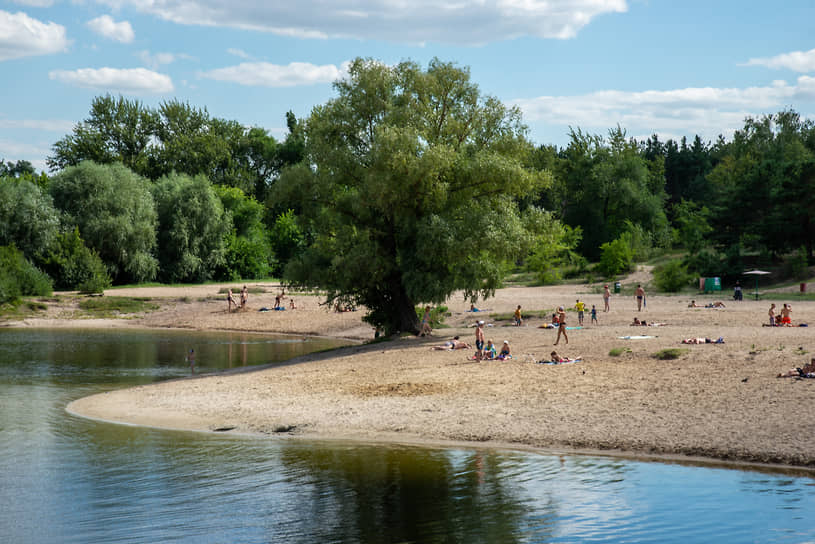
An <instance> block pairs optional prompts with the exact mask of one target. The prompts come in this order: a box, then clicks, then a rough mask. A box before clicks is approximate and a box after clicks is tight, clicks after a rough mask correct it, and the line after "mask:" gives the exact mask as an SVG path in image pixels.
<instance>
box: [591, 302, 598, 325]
mask: <svg viewBox="0 0 815 544" xmlns="http://www.w3.org/2000/svg"><path fill="white" fill-rule="evenodd" d="M591 324H592V325H598V322H597V308H595V307H594V304H592V305H591Z"/></svg>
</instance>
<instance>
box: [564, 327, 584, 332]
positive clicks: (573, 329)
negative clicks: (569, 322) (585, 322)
mask: <svg viewBox="0 0 815 544" xmlns="http://www.w3.org/2000/svg"><path fill="white" fill-rule="evenodd" d="M582 328H583V327H566V330H567V331H576V330H578V329H582Z"/></svg>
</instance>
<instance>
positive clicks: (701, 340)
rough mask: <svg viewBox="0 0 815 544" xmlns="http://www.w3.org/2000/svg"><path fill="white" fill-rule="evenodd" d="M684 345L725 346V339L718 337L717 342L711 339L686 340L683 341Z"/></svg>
mask: <svg viewBox="0 0 815 544" xmlns="http://www.w3.org/2000/svg"><path fill="white" fill-rule="evenodd" d="M682 343H683V344H724V338H723V337H721V336H720V337H718V338H717V339H716V340H711V339H710V338H701V337H699V338H685V339H683V340H682Z"/></svg>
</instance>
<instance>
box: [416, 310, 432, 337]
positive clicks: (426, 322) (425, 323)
mask: <svg viewBox="0 0 815 544" xmlns="http://www.w3.org/2000/svg"><path fill="white" fill-rule="evenodd" d="M431 332H433V329H432V328H431V327H430V306H427V307H425V309H424V315H423V316H422V331H421V333H420V334H419V336H430V333H431Z"/></svg>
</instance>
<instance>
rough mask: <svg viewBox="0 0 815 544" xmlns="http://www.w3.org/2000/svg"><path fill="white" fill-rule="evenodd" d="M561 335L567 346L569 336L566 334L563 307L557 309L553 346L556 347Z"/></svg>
mask: <svg viewBox="0 0 815 544" xmlns="http://www.w3.org/2000/svg"><path fill="white" fill-rule="evenodd" d="M561 334H562V335H563V338H564V339H565V340H566V343H567V344H568V343H569V336H568V335H567V334H566V310H565V309H564V308H563V306H560V307H559V308H558V309H557V338H556V339H555V343H554V344H553V345H555V346H556V345H558V342H560V335H561Z"/></svg>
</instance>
